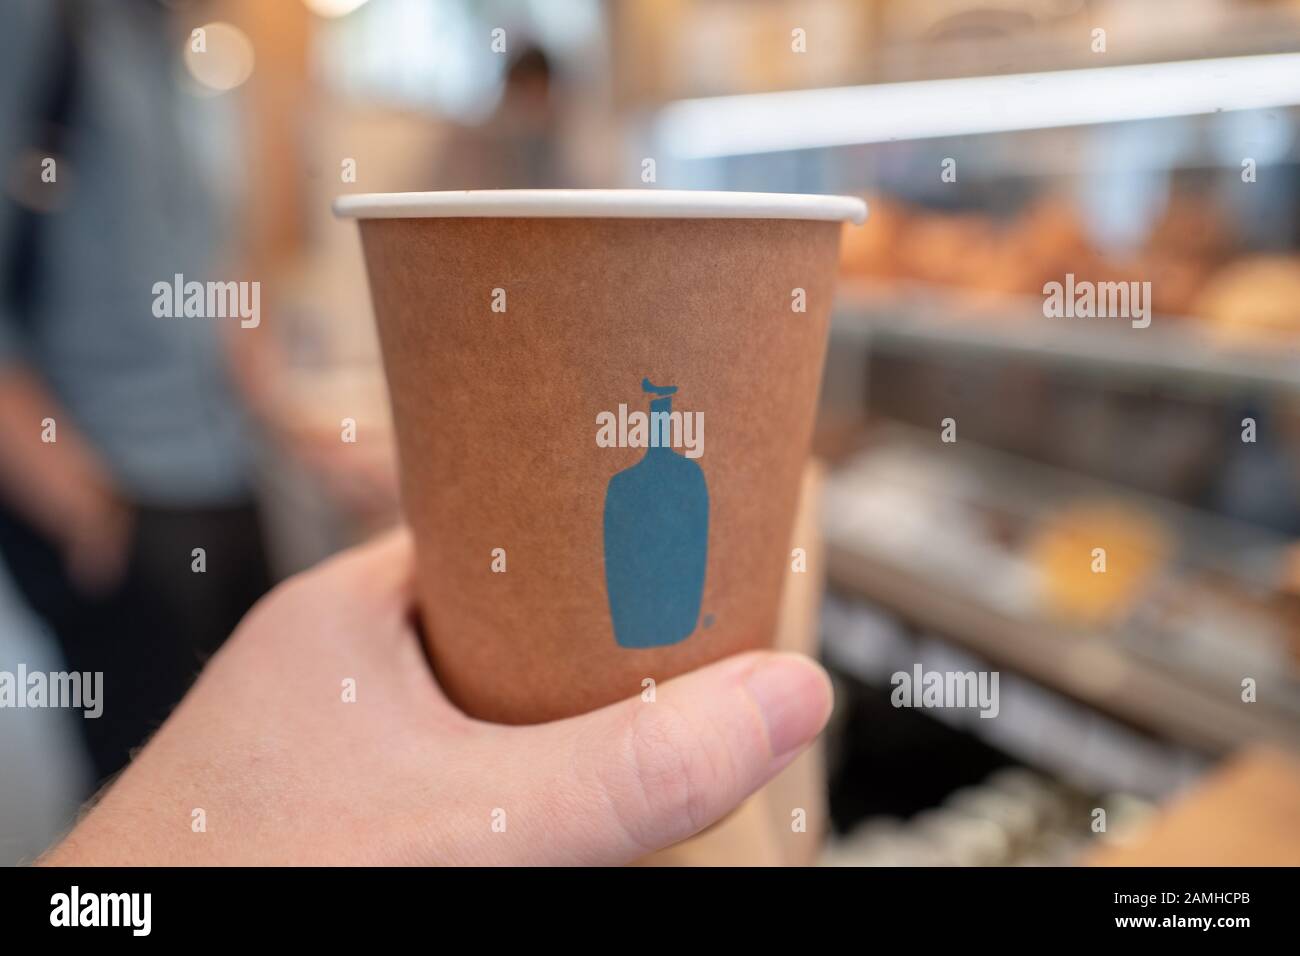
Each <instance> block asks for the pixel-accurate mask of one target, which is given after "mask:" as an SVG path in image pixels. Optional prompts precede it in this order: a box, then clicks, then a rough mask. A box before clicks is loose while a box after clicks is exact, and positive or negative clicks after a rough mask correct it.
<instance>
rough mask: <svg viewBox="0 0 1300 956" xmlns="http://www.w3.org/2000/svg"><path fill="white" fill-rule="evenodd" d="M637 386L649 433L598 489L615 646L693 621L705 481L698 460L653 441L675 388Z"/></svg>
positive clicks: (673, 634) (681, 636)
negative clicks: (638, 453) (645, 401)
mask: <svg viewBox="0 0 1300 956" xmlns="http://www.w3.org/2000/svg"><path fill="white" fill-rule="evenodd" d="M641 387H642V389H644V390H645V391H646V392H649V393H651V394H653V395H655V396H656V397H655V398H654V399H652V400H651V402H650V417H649V421H650V438H649V440H648V441H647V447H646V452H645V455H644V456H643V457H642V458H641V460H640V461H639V462H637V463H636V464H635V465H633V466H632V467H631V468H628V469H625V470H624V471H620V472H619V473H618V474H616V475H614V476H613V477H612V478H610V479H609V486H608V487H607V488H606V489H605V588H606V591H607V592H608V594H609V613H610V617H611V618H612V619H613V623H614V639H615V640H617V641H618V643H619V645H620V646H622V647H661V646H664V645H667V644H676V643H678V642H679V641H684V640H685V639H686V638H688V637H690V636H691V634H693V633H694V632H695V627H696V624H697V623H698V621H699V617H700V602H701V601H702V600H703V597H704V571H705V566H706V565H707V564H708V556H709V486H708V483H707V482H706V481H705V480H704V471H703V469H701V468H700V466H699V464H698V463H696V462H695V461H693V460H692V459H690V458H687V457H685V456H683V455H679V454H678V453H677V452H675V451H673V449H672V446H671V443H670V442H669V441H667V440H661V439H662V438H663V436H665V435H667V434H668V431H669V425H668V423H669V422H670V421H672V419H671V418H670V417H669V416H670V415H671V413H672V407H673V400H672V398H671V396H672V395H673V394H674V393H675V392H676V391H677V386H675V385H666V386H658V385H651V384H650V380H649V379H643V380H642V382H641ZM697 414H699V413H697ZM679 417H680V416H679ZM701 431H702V430H701ZM701 437H702V435H701Z"/></svg>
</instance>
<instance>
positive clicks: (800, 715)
mask: <svg viewBox="0 0 1300 956" xmlns="http://www.w3.org/2000/svg"><path fill="white" fill-rule="evenodd" d="M745 687H746V688H747V689H748V690H749V692H750V694H752V695H753V697H754V700H755V701H756V702H757V703H758V709H759V711H760V712H761V713H762V714H763V720H764V722H765V723H766V724H767V739H768V741H769V742H770V743H771V746H772V756H773V757H774V758H775V757H783V756H785V755H786V754H788V753H790V752H791V751H792V750H797V749H799V748H800V747H803V746H804V745H806V744H808V743H809V742H810V741H811V740H812V739H813V738H814V737H816V736H817V735H818V734H819V733H821V730H822V728H823V727H825V726H826V721H827V720H828V719H829V718H830V714H831V683H830V679H829V678H828V677H827V676H826V672H825V671H823V670H822V669H821V668H820V667H818V666H817V665H816V664H815V663H813V662H812V661H811V660H809V659H808V658H806V657H804V656H802V655H800V654H773V655H772V656H771V657H769V658H768V659H767V660H765V661H764V662H763V663H761V664H759V665H758V666H757V667H756V668H754V670H752V671H751V672H750V673H749V676H748V677H746V678H745Z"/></svg>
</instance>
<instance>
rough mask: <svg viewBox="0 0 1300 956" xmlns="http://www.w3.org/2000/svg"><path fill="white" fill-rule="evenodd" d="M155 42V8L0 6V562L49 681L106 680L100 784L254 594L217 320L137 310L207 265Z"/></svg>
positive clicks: (210, 244) (263, 580)
mask: <svg viewBox="0 0 1300 956" xmlns="http://www.w3.org/2000/svg"><path fill="white" fill-rule="evenodd" d="M171 26H172V24H171V20H170V14H169V12H168V10H167V8H166V7H165V6H164V5H163V4H162V3H161V2H158V0H114V2H107V0H7V2H6V3H5V4H3V5H2V6H0V170H2V171H3V174H4V177H5V182H6V183H7V184H8V186H9V189H10V196H8V197H5V198H4V200H3V202H2V203H0V279H3V286H4V288H3V292H4V295H3V299H0V448H3V455H0V557H3V558H4V559H5V561H6V562H7V564H8V566H9V568H10V570H11V573H12V575H13V578H14V581H15V584H16V586H17V589H18V590H19V592H20V593H21V594H22V596H23V597H24V598H25V600H26V601H27V603H28V604H29V605H30V606H31V608H32V609H33V610H35V611H36V613H37V614H38V615H39V616H40V617H41V618H43V619H44V621H45V622H46V624H47V625H48V626H49V629H50V630H51V631H52V632H53V633H54V634H55V635H56V636H57V638H58V640H59V643H60V644H61V645H62V649H63V653H64V657H65V659H66V662H67V666H68V667H69V668H70V669H72V670H77V671H91V672H94V671H100V672H103V674H104V698H105V706H104V713H103V716H102V718H100V719H98V720H94V721H80V722H79V723H80V724H81V725H82V729H83V731H84V733H85V737H86V743H87V745H88V747H89V751H90V755H91V758H92V761H93V764H94V770H95V773H96V776H97V777H99V778H101V779H102V778H104V777H106V776H108V775H109V774H112V773H114V772H115V771H117V770H118V769H119V768H121V767H122V766H123V765H124V764H125V763H126V762H127V760H128V759H129V756H130V753H131V751H132V750H133V748H136V747H138V746H139V745H140V744H141V743H143V741H144V739H145V738H146V737H147V736H148V735H149V734H150V733H151V732H152V731H154V730H155V729H156V728H157V727H158V726H159V725H160V724H161V722H162V721H163V719H164V718H165V717H166V716H167V714H168V712H169V711H170V709H171V708H172V706H174V705H175V704H176V702H177V701H178V700H179V699H180V698H181V696H182V695H183V694H184V692H185V690H186V688H187V687H188V686H189V684H190V682H191V680H192V678H193V676H194V674H195V673H196V672H197V671H198V669H199V667H200V665H201V663H202V661H203V660H204V659H205V658H206V657H207V656H209V655H210V654H211V653H213V652H214V651H215V650H216V649H217V647H218V646H219V645H220V643H221V642H222V640H223V639H224V638H225V636H226V635H227V634H228V633H229V632H230V630H231V629H232V628H233V626H234V624H235V623H236V622H237V621H238V620H239V618H240V617H241V615H242V614H243V613H244V611H245V610H247V609H248V607H249V606H250V605H251V604H252V603H253V601H254V600H255V599H256V598H257V597H258V596H259V595H261V594H262V592H263V591H264V590H265V589H266V588H267V586H268V583H269V580H268V579H269V574H268V571H267V567H266V561H265V558H264V553H263V546H262V540H261V532H260V527H259V521H258V515H257V509H256V507H255V504H254V499H253V494H252V481H251V475H252V453H251V449H250V442H249V430H248V423H247V422H246V419H245V415H244V413H243V411H242V410H241V407H240V402H239V401H238V400H237V396H236V394H235V393H234V391H233V389H232V386H231V384H230V382H229V380H228V377H227V369H226V367H225V364H224V360H223V353H222V349H221V343H220V341H219V336H220V335H221V334H222V333H221V330H220V328H219V326H220V325H221V323H222V322H225V321H228V320H221V319H212V318H205V319H195V318H174V319H164V318H157V317H155V316H154V314H153V311H152V308H151V306H152V303H153V299H154V296H153V292H152V291H151V290H152V287H153V285H154V283H155V282H159V281H165V282H171V280H172V277H173V276H175V275H177V274H182V275H183V276H184V277H185V279H186V280H187V281H188V280H197V281H205V280H208V279H210V278H216V276H214V275H213V268H214V265H215V263H216V261H217V256H218V254H219V252H220V249H221V247H220V244H219V243H220V240H219V238H218V236H219V232H220V230H219V228H218V227H219V225H220V224H219V222H218V216H217V209H216V205H215V203H214V202H213V201H212V199H211V197H210V194H209V188H208V184H206V183H205V181H204V180H203V178H202V177H201V175H200V174H199V168H200V164H199V162H198V156H197V154H196V152H195V149H194V144H193V143H192V142H191V141H190V139H189V138H188V137H187V135H186V134H185V131H184V124H183V119H184V118H185V117H184V112H185V110H186V106H185V104H184V103H182V102H180V97H179V96H178V84H177V82H176V62H175V57H174V55H173V51H179V50H180V49H181V46H182V39H181V38H180V37H178V36H174V35H173V34H172V32H171V29H170V28H171ZM190 108H191V110H193V109H196V107H195V106H193V105H192V106H191V107H190ZM42 157H53V158H55V159H56V163H57V165H56V167H55V169H56V171H57V180H56V183H46V182H44V181H42V178H41V175H40V174H41V171H42V165H41V163H40V160H41V158H42ZM52 199H57V203H53V202H51V201H50V200H52ZM37 209H39V210H41V211H35V210H37ZM236 321H237V320H236ZM50 439H53V440H50ZM196 548H202V549H204V552H205V558H204V560H205V562H206V570H205V571H204V572H203V573H197V572H196V570H194V565H193V562H194V561H195V560H196V558H195V551H194V549H196Z"/></svg>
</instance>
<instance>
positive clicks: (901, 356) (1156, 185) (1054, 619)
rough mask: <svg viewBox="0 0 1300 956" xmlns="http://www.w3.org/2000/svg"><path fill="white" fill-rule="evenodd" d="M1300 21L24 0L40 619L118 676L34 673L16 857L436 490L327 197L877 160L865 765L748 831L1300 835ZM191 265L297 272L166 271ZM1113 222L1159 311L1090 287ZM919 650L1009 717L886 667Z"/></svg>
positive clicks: (826, 557) (1018, 854)
mask: <svg viewBox="0 0 1300 956" xmlns="http://www.w3.org/2000/svg"><path fill="white" fill-rule="evenodd" d="M195 31H199V32H197V33H196V32H195ZM1297 51H1300V3H1298V2H1295V0H924V2H920V0H857V2H850V0H653V2H652V0H620V2H610V3H601V2H597V0H547V2H542V0H536V2H526V0H484V2H470V0H192V2H184V0H167V2H164V0H6V3H5V5H4V7H3V9H0V188H3V190H4V195H3V204H4V211H3V213H0V257H2V260H3V261H2V266H3V268H2V270H0V278H2V279H3V282H4V298H3V305H0V670H8V671H11V672H12V671H15V670H16V669H17V668H18V666H19V665H20V664H22V665H24V666H26V667H27V669H28V670H29V671H31V670H57V669H60V668H63V667H69V668H72V669H77V670H102V671H104V672H105V674H106V680H107V681H108V682H109V692H110V693H112V694H115V696H114V698H113V703H112V704H110V706H109V707H108V708H107V709H106V711H105V714H104V716H103V717H102V718H100V719H99V720H98V721H86V720H83V719H82V718H81V717H80V716H79V714H74V713H72V712H68V711H59V710H16V709H0V862H5V863H17V862H21V861H23V860H27V859H30V858H31V857H32V856H33V855H34V854H36V853H38V852H39V851H40V850H42V849H43V848H44V847H45V846H47V845H48V843H49V842H50V841H51V840H52V839H54V838H55V837H56V836H57V835H58V833H59V832H60V831H61V829H62V828H64V827H66V826H67V824H68V823H69V821H70V820H71V819H72V817H73V815H74V813H75V811H76V808H77V807H78V805H79V804H80V802H81V801H82V800H84V799H85V798H86V797H87V796H88V795H89V794H90V793H91V792H92V791H93V789H94V788H95V787H96V786H97V785H98V784H99V783H100V782H101V781H103V780H105V779H107V778H108V777H109V776H111V774H112V773H114V772H115V771H116V770H117V769H118V768H120V767H121V766H122V765H123V763H124V762H125V761H126V759H127V758H128V755H129V753H130V751H131V749H132V748H134V747H136V746H138V745H139V744H140V743H141V742H143V740H144V739H145V738H146V737H147V736H148V734H149V732H151V730H152V728H154V727H156V726H157V724H158V723H159V722H160V721H161V720H162V719H163V717H165V715H166V713H167V710H168V708H170V706H171V705H172V704H174V702H175V700H176V699H178V698H179V696H180V694H181V693H183V691H184V688H185V686H186V685H187V684H188V682H189V680H190V679H191V678H192V676H193V674H194V673H195V671H196V670H197V668H198V667H199V666H200V664H201V662H202V660H203V659H205V657H206V656H207V655H209V654H211V653H212V651H213V650H215V648H216V647H217V646H218V645H219V644H220V641H221V640H222V639H223V637H224V636H225V635H226V634H227V633H228V632H229V630H230V628H231V627H232V626H233V624H234V623H235V622H236V621H237V620H238V619H239V617H240V616H241V615H242V613H243V611H244V610H246V609H247V607H248V606H249V605H250V604H251V602H252V601H253V600H255V599H256V597H257V595H258V594H260V593H262V592H263V591H264V590H265V589H266V588H267V587H269V586H270V585H271V584H272V583H273V582H274V581H276V580H279V579H281V578H283V577H284V576H285V575H287V574H289V573H292V572H293V571H295V570H297V569H300V568H302V567H305V566H307V565H309V564H311V563H314V562H315V561H317V560H319V559H320V558H321V557H323V556H325V555H327V554H329V553H331V552H333V551H335V550H337V549H339V548H341V547H345V546H347V545H348V544H350V543H352V542H355V541H357V540H359V539H361V538H364V537H365V536H367V535H368V534H370V533H373V532H374V531H375V530H377V529H379V528H382V527H384V526H386V525H387V524H390V523H392V522H393V521H394V520H395V516H396V488H395V477H394V476H395V472H394V466H393V461H392V446H391V441H390V438H389V425H388V421H387V410H386V409H387V399H386V395H385V391H384V384H383V379H382V371H381V369H380V367H379V361H378V350H377V344H376V342H375V340H374V336H373V331H372V321H371V317H370V310H369V302H368V293H367V288H366V282H365V275H364V269H363V263H362V258H361V254H360V247H359V243H358V241H357V237H356V234H355V226H354V225H353V224H352V223H350V222H346V221H343V222H340V221H335V220H334V219H333V218H332V217H331V214H330V211H329V203H330V201H331V200H332V199H333V198H334V197H335V196H337V195H338V194H340V193H343V192H350V191H357V192H372V191H387V190H426V189H453V188H470V187H484V188H506V187H552V186H574V187H616V186H625V187H637V188H645V189H655V188H701V189H733V190H761V191H791V192H827V193H832V192H833V193H853V194H859V195H863V196H864V197H865V198H866V199H867V201H868V203H869V205H870V208H871V215H870V219H869V222H868V224H867V225H866V226H865V227H864V228H862V229H852V228H849V229H846V232H845V241H844V248H843V263H842V273H843V278H842V283H841V287H840V289H839V294H838V299H837V306H836V311H835V317H834V326H833V335H832V342H831V347H830V351H829V355H828V362H827V369H826V377H825V384H824V389H823V397H822V407H821V414H820V420H819V424H818V429H817V438H816V447H815V454H816V458H817V460H818V469H817V473H818V474H820V475H821V476H822V477H821V478H820V480H819V482H818V483H817V487H816V488H815V489H812V490H810V492H809V496H810V498H815V499H817V500H820V504H821V507H820V519H819V521H820V525H821V528H822V532H823V540H824V548H823V549H822V554H821V557H820V558H819V559H818V561H817V562H815V567H814V568H813V569H812V570H814V571H815V572H816V577H817V579H818V580H819V581H823V582H824V594H822V593H820V592H819V593H818V595H817V596H816V598H815V600H814V601H813V604H812V606H811V608H810V611H809V614H808V618H807V620H808V622H809V623H808V624H807V628H806V630H807V635H806V637H807V642H806V643H807V645H808V646H809V647H810V649H811V647H812V645H813V643H814V640H815V641H816V642H817V644H818V646H819V653H820V655H821V657H822V659H823V661H824V662H825V663H826V664H827V666H828V667H829V668H831V670H832V672H833V674H834V676H835V679H836V682H837V691H838V699H837V709H836V714H835V717H834V719H833V723H832V727H831V730H830V732H829V733H828V735H827V742H826V750H825V753H824V755H823V756H822V758H821V759H820V760H818V761H817V762H815V763H814V764H811V765H810V766H811V767H812V768H813V769H812V770H811V771H810V772H811V774H812V776H810V777H809V778H808V779H807V780H806V781H805V784H806V786H807V787H809V788H811V792H812V793H813V795H812V796H806V797H805V798H804V799H806V800H807V801H808V805H810V806H816V805H820V804H824V805H825V807H826V811H827V812H826V813H825V814H821V813H817V814H815V817H816V820H814V821H812V822H810V824H809V828H810V830H815V831H816V835H817V837H818V838H817V839H815V840H810V841H804V842H803V844H802V847H801V850H800V851H799V855H798V856H797V857H793V856H785V857H783V856H782V855H781V851H779V850H774V851H772V853H770V854H768V855H767V856H761V855H760V856H757V857H756V856H755V852H756V851H755V849H754V846H755V844H754V841H748V842H746V841H744V840H741V841H740V842H739V843H737V844H734V845H730V846H727V845H723V846H722V847H721V848H720V849H717V850H715V853H716V854H717V855H715V856H714V857H713V858H712V859H711V860H709V861H710V862H749V861H757V862H790V861H793V860H796V859H797V861H798V862H823V863H831V864H944V865H997V864H1030V865H1034V864H1047V865H1053V864H1071V863H1080V862H1096V863H1131V862H1149V863H1171V862H1173V863H1178V862H1182V863H1291V864H1296V863H1300V769H1298V768H1300V764H1298V763H1297V757H1296V750H1297V747H1298V746H1300V537H1298V536H1300V401H1298V399H1300V135H1298V132H1297V131H1298V127H1300V52H1297ZM1038 74H1047V75H1046V76H1040V75H1038ZM999 78H1000V79H999ZM49 160H53V161H54V165H53V166H51V165H50V163H49V162H48V161H49ZM647 160H653V162H652V163H647ZM51 170H55V171H56V175H54V176H53V177H52V176H51V175H50V171H51ZM177 273H183V274H184V276H185V278H186V279H187V280H189V279H198V280H200V281H202V280H204V279H205V278H209V277H210V278H219V279H223V280H226V279H239V280H257V281H259V282H261V284H262V285H261V289H262V292H261V296H262V297H261V316H262V318H261V322H260V324H259V325H258V327H257V328H250V329H241V328H239V326H238V323H232V322H212V323H202V322H199V323H196V322H185V323H169V322H167V321H165V320H160V319H158V318H155V317H154V316H153V315H152V314H151V312H150V304H151V303H152V301H153V297H152V295H149V294H146V293H147V290H149V289H150V288H151V287H152V285H153V283H154V282H156V281H158V280H160V279H161V280H164V281H170V277H172V276H173V275H174V274H177ZM1067 274H1071V275H1073V276H1075V277H1076V279H1077V280H1079V281H1122V282H1130V281H1136V282H1150V289H1151V306H1152V315H1153V318H1152V322H1151V324H1150V327H1149V328H1140V329H1139V328H1134V327H1133V326H1132V325H1131V324H1130V323H1129V322H1128V321H1127V320H1124V319H1082V318H1071V319H1066V318H1054V319H1053V318H1045V317H1044V311H1043V304H1044V302H1043V300H1044V284H1045V283H1047V282H1051V281H1057V282H1064V281H1065V278H1066V275H1067ZM47 418H50V419H53V420H54V421H55V422H56V423H57V428H58V440H57V442H56V443H49V442H48V441H47V442H42V441H40V435H41V433H42V429H44V428H45V426H44V425H42V424H41V423H42V422H43V420H45V419H47ZM343 419H352V420H354V421H355V423H356V430H357V436H358V440H357V441H356V442H355V443H343V442H340V440H339V435H340V431H339V429H340V422H341V421H342V420H343ZM948 420H952V424H951V425H949V424H948ZM953 439H955V440H953ZM195 540H203V541H206V542H209V545H208V547H207V549H206V553H205V560H206V569H205V570H204V571H203V573H202V574H196V573H194V569H193V568H192V565H191V550H190V549H191V545H192V543H193V542H194V541H195ZM1095 547H1103V548H1105V550H1106V555H1107V567H1106V570H1105V573H1104V574H1102V573H1097V572H1096V571H1095V570H1094V567H1093V565H1092V562H1091V559H1090V557H1089V555H1090V552H1091V549H1093V548H1095ZM1081 555H1082V557H1080V556H1081ZM813 622H815V623H813ZM918 664H919V665H920V666H922V667H923V669H924V670H926V671H933V670H938V671H984V672H987V671H991V670H996V671H997V672H998V673H999V674H1000V685H999V686H1000V707H999V714H998V716H997V717H996V719H980V718H979V716H978V713H977V712H976V711H974V710H955V709H946V710H945V709H918V710H914V709H900V708H896V707H894V706H892V705H891V701H890V692H891V690H892V689H893V687H892V686H891V675H893V674H895V673H897V672H899V671H906V672H909V673H910V672H911V671H912V669H913V668H914V666H916V665H918ZM1097 810H1104V811H1105V814H1104V827H1099V826H1098V821H1099V820H1100V819H1102V818H1100V817H1099V816H1098V815H1097V812H1096V811H1097ZM781 816H782V815H781V814H777V818H778V822H777V823H776V824H775V826H777V827H778V828H779V827H781V826H786V824H782V823H780V822H779V818H780V817H781ZM784 818H785V819H786V820H788V818H789V814H788V813H785V814H784Z"/></svg>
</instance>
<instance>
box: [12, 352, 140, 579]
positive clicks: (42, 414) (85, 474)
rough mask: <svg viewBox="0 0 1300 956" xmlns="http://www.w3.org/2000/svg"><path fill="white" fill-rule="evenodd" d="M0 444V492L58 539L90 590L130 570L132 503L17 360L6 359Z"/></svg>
mask: <svg viewBox="0 0 1300 956" xmlns="http://www.w3.org/2000/svg"><path fill="white" fill-rule="evenodd" d="M46 422H48V423H49V425H48V426H47V425H46ZM47 427H48V428H49V429H51V432H50V436H49V440H46V437H45V431H46V428H47ZM56 427H57V432H54V431H53V429H54V428H56ZM56 436H57V440H55V439H56ZM0 446H3V447H4V449H5V454H4V455H0V497H3V498H4V499H6V503H7V504H9V505H10V506H11V507H13V508H14V509H15V510H17V511H18V512H19V513H20V514H22V515H23V516H24V518H25V519H26V520H27V521H28V522H30V523H31V524H32V525H33V526H35V527H36V528H38V529H39V530H40V532H41V533H42V534H43V535H44V536H45V537H46V538H48V539H49V540H50V541H51V542H53V544H54V545H55V547H57V548H58V550H59V553H60V555H61V557H62V559H63V564H64V567H65V568H66V570H67V573H68V576H69V577H70V578H71V579H72V581H73V583H74V584H75V585H76V586H77V587H78V588H79V589H80V590H81V591H82V592H84V593H88V594H98V593H102V592H104V591H108V590H111V589H112V588H113V587H114V586H116V585H117V583H118V582H119V581H120V580H121V578H122V576H123V575H124V574H125V572H126V566H127V561H128V559H129V555H130V544H131V526H132V523H133V515H132V513H131V509H130V507H129V506H128V505H127V504H126V502H124V501H123V500H122V498H121V496H120V495H119V494H118V492H117V489H116V487H115V485H114V483H113V479H112V477H111V475H110V474H109V470H108V468H107V466H106V465H105V464H104V463H103V461H101V459H100V457H99V455H98V453H97V452H96V451H95V450H94V449H93V448H92V447H91V445H90V443H89V442H87V441H86V439H85V437H84V436H82V435H81V433H80V432H79V431H78V429H77V428H76V425H75V423H74V422H73V421H72V420H71V416H70V415H68V414H67V413H66V412H65V411H64V410H63V409H62V407H61V406H60V405H59V403H58V401H57V399H56V398H55V396H54V395H53V394H52V393H51V392H50V390H49V389H48V388H47V387H46V386H45V385H44V383H43V382H42V381H41V380H40V379H39V378H38V377H37V376H36V375H35V374H33V373H32V372H30V371H29V370H27V369H25V368H23V367H21V366H17V365H12V364H10V365H5V366H3V367H0Z"/></svg>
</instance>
